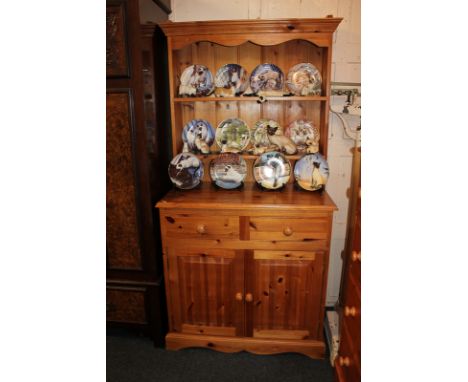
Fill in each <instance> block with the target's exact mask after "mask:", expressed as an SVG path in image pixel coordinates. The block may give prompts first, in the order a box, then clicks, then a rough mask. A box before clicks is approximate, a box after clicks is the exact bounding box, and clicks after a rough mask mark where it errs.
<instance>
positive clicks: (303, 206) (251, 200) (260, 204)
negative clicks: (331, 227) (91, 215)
mask: <svg viewBox="0 0 468 382" xmlns="http://www.w3.org/2000/svg"><path fill="white" fill-rule="evenodd" d="M156 207H157V208H161V209H166V208H180V209H197V210H207V209H209V210H220V211H221V210H236V209H265V208H267V209H271V210H275V209H278V210H281V209H292V210H301V211H310V212H319V211H323V212H325V211H327V212H331V211H335V210H337V207H336V205H335V203H334V202H333V200H332V199H331V198H330V196H329V195H328V194H327V193H326V192H325V191H318V192H309V191H301V190H296V189H294V185H293V184H288V185H286V187H285V188H284V189H283V190H281V191H263V190H260V189H259V188H258V186H257V184H256V183H245V184H244V187H243V188H242V189H240V190H223V189H219V188H216V187H215V186H213V185H211V184H209V183H203V184H201V186H200V187H199V188H196V189H193V190H187V191H183V190H177V189H173V190H171V191H169V192H168V193H167V195H166V196H165V197H164V198H163V199H161V200H160V201H159V202H158V203H157V204H156Z"/></svg>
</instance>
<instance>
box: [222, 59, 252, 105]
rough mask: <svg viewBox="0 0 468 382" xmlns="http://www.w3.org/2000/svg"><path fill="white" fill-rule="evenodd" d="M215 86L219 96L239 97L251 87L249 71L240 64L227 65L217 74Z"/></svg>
mask: <svg viewBox="0 0 468 382" xmlns="http://www.w3.org/2000/svg"><path fill="white" fill-rule="evenodd" d="M215 86H216V89H215V92H216V94H217V95H224V96H232V97H235V96H239V95H241V94H242V93H244V92H245V91H246V89H247V88H248V86H249V80H248V77H247V71H246V70H245V69H244V68H243V67H242V66H240V65H238V64H226V65H224V66H222V67H221V68H219V69H218V71H217V72H216V75H215Z"/></svg>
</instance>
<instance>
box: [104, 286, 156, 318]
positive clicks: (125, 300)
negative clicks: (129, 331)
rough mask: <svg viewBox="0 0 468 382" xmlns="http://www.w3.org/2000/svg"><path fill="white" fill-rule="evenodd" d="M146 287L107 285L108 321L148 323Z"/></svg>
mask: <svg viewBox="0 0 468 382" xmlns="http://www.w3.org/2000/svg"><path fill="white" fill-rule="evenodd" d="M145 292H146V289H145V288H124V287H119V288H117V287H107V292H106V318H107V321H114V322H127V323H137V324H146V323H147V318H146V310H145V297H146V294H145Z"/></svg>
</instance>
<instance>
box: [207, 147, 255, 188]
mask: <svg viewBox="0 0 468 382" xmlns="http://www.w3.org/2000/svg"><path fill="white" fill-rule="evenodd" d="M246 175H247V163H246V162H245V160H244V158H242V157H241V156H240V155H239V154H236V153H221V154H220V155H218V156H217V157H216V158H215V159H213V160H212V161H211V163H210V176H211V179H212V180H213V181H214V182H215V184H216V185H217V186H218V187H221V188H225V189H227V190H231V189H233V188H238V187H240V186H241V185H242V183H243V182H244V179H245V177H246Z"/></svg>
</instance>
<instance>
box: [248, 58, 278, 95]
mask: <svg viewBox="0 0 468 382" xmlns="http://www.w3.org/2000/svg"><path fill="white" fill-rule="evenodd" d="M283 86H284V74H283V72H282V70H281V69H280V68H278V67H277V66H276V65H274V64H260V65H258V66H257V67H256V68H255V69H254V70H253V72H252V74H251V76H250V88H251V89H252V92H253V93H254V94H257V95H262V94H264V95H282V93H283Z"/></svg>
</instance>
